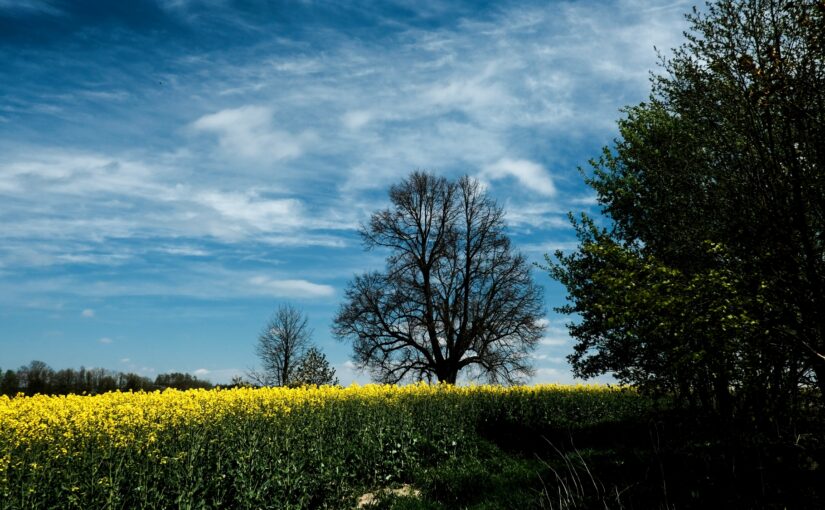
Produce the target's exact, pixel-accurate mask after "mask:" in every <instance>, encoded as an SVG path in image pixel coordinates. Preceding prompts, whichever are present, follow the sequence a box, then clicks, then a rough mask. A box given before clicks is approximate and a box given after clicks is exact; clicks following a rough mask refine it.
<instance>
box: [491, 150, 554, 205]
mask: <svg viewBox="0 0 825 510" xmlns="http://www.w3.org/2000/svg"><path fill="white" fill-rule="evenodd" d="M481 177H482V178H487V179H492V180H498V179H504V178H507V177H515V178H516V179H517V180H518V181H519V183H520V184H521V185H522V186H524V187H525V188H527V189H529V190H532V191H534V192H536V193H541V194H542V195H546V196H548V197H552V196H554V195H555V194H556V186H555V185H554V184H553V179H552V178H551V177H550V175H549V174H548V172H547V170H545V169H544V167H543V166H541V165H539V164H538V163H534V162H532V161H527V160H524V159H509V158H502V159H500V160H498V161H496V162H495V163H493V164H491V165H487V166H485V167H484V170H483V172H482V173H481Z"/></svg>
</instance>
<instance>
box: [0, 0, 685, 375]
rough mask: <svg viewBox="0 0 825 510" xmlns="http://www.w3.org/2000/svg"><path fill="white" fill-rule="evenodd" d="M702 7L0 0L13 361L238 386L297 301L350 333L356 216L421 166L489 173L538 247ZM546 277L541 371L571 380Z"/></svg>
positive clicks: (345, 351)
mask: <svg viewBox="0 0 825 510" xmlns="http://www.w3.org/2000/svg"><path fill="white" fill-rule="evenodd" d="M690 6H691V4H690V3H688V2H672V1H664V2H659V1H640V0H623V1H617V2H592V1H574V2H530V1H526V2H507V3H484V2H480V3H477V2H436V1H427V0H423V1H410V2H406V1H394V2H382V3H377V2H376V3H348V2H342V1H334V2H314V1H303V2H298V1H296V2H264V1H256V0H245V1H232V0H215V1H199V0H130V1H129V2H111V1H107V0H103V1H91V0H65V1H58V0H54V1H48V0H0V63H1V64H2V66H1V67H0V69H2V71H0V225H2V228H0V367H2V368H3V369H7V368H16V367H18V366H20V365H22V364H26V363H28V362H29V361H31V360H32V359H40V360H43V361H45V362H47V363H48V364H50V365H51V366H52V367H54V368H66V367H79V366H81V365H84V366H86V367H103V368H108V369H112V370H120V371H134V372H137V373H141V374H143V375H147V376H150V377H154V375H156V374H158V373H162V372H169V371H186V372H191V373H195V374H198V375H199V376H201V377H203V378H206V379H210V380H212V381H213V382H226V381H228V380H229V379H230V378H231V377H232V376H233V375H236V374H243V373H244V372H245V371H246V370H248V369H250V368H254V367H255V366H256V365H257V359H256V357H255V353H254V347H255V342H256V338H257V335H258V333H259V331H260V330H261V328H262V327H263V325H264V323H265V322H266V320H267V318H268V316H269V315H270V313H271V312H272V311H273V310H274V309H275V308H276V307H277V305H278V304H279V303H282V302H286V301H289V302H292V303H293V304H295V305H296V306H298V307H300V308H302V309H303V310H304V311H305V312H306V313H307V315H308V316H309V318H310V323H311V325H312V327H313V329H314V339H315V341H316V343H317V344H318V345H319V346H321V347H322V349H323V350H324V351H325V352H326V353H327V356H328V358H329V359H330V361H331V362H332V363H333V364H334V365H335V367H336V369H337V371H338V373H339V376H340V378H341V380H342V382H344V383H349V382H351V381H359V382H366V381H367V380H368V378H367V377H366V376H365V375H362V374H358V373H356V372H354V371H353V370H352V368H351V364H350V363H349V362H348V356H349V346H348V345H347V344H342V343H339V342H337V341H336V340H335V339H333V337H332V336H331V334H330V324H331V321H332V317H333V316H334V314H335V311H336V310H337V308H338V306H339V304H340V302H341V299H342V296H343V289H344V288H345V286H346V283H347V281H348V280H350V279H351V278H352V276H353V275H354V274H355V273H360V272H363V271H368V270H375V269H380V268H381V267H382V266H383V258H384V255H385V254H383V253H381V252H365V251H364V250H363V249H362V247H361V245H360V243H359V239H358V236H357V227H358V225H359V223H360V222H362V221H364V220H365V219H367V218H368V217H369V215H370V213H371V212H373V211H375V210H377V209H379V208H382V207H385V206H386V205H387V189H388V187H389V186H390V185H391V184H393V183H396V182H399V181H400V180H401V179H402V178H403V177H404V176H406V175H407V174H409V172H410V171H412V170H416V169H423V170H431V171H434V172H437V173H439V174H441V175H444V176H446V177H449V178H455V177H458V176H460V175H462V174H469V175H472V176H475V177H476V178H478V179H480V180H482V181H483V182H484V183H486V184H487V186H488V190H489V192H490V193H491V194H492V195H493V196H494V197H495V198H496V199H497V200H498V201H499V203H500V204H501V205H502V206H504V208H505V210H506V212H507V219H508V225H509V229H510V230H509V232H510V234H511V237H512V239H513V241H514V243H515V245H516V246H517V248H518V249H519V250H521V251H522V252H523V253H525V254H526V255H527V256H528V257H529V258H530V260H533V261H542V260H543V254H544V253H546V252H552V251H554V250H555V249H557V248H561V249H569V248H571V247H572V246H574V245H575V242H574V241H575V236H574V235H573V232H572V229H571V228H570V226H569V225H568V223H567V220H566V213H567V212H568V211H571V210H572V211H590V212H595V211H596V207H595V204H594V200H593V195H592V193H591V192H590V191H589V190H588V189H587V188H586V187H585V186H584V184H583V182H582V177H581V175H580V173H579V171H578V167H581V166H586V164H587V161H588V159H590V158H592V157H595V156H597V155H598V154H599V151H600V149H601V147H602V146H604V145H607V144H609V143H610V141H611V140H612V139H613V138H614V137H615V136H616V124H615V121H616V119H618V118H619V117H620V112H619V109H620V108H621V107H622V106H625V105H629V104H635V103H638V102H640V101H643V100H644V99H645V98H646V97H647V95H648V91H649V82H648V77H649V72H650V71H651V70H653V69H655V65H656V62H657V56H656V52H655V51H654V46H655V47H656V48H659V49H660V50H661V51H663V52H664V53H665V54H667V53H668V52H667V50H669V49H670V48H673V47H675V46H677V45H679V44H680V42H681V39H682V35H681V34H682V31H683V30H684V29H685V28H686V22H685V21H684V18H683V13H684V12H686V11H688V10H689V9H690ZM535 278H536V281H538V282H540V283H541V284H543V285H544V286H545V287H546V300H547V309H548V315H547V320H548V329H547V336H546V338H545V339H544V340H543V341H542V345H541V347H540V348H539V349H538V350H537V351H536V367H537V369H538V371H537V376H536V378H535V379H534V382H551V381H559V382H571V381H572V380H573V378H572V375H571V374H570V369H569V366H568V365H567V363H566V361H565V360H564V357H565V356H566V355H567V354H569V353H570V352H571V349H572V341H571V340H570V339H569V338H568V336H567V334H566V330H565V328H564V326H563V324H564V322H565V320H566V319H565V318H563V317H559V316H558V315H557V314H555V313H553V311H552V308H553V307H555V306H559V305H561V304H563V302H564V291H563V289H561V288H560V287H559V286H558V285H557V284H555V283H553V282H551V281H550V280H549V278H548V276H547V275H546V273H544V272H542V271H540V270H536V271H535Z"/></svg>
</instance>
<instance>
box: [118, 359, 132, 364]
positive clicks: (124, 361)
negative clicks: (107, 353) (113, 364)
mask: <svg viewBox="0 0 825 510" xmlns="http://www.w3.org/2000/svg"><path fill="white" fill-rule="evenodd" d="M131 361H132V360H131V358H120V362H121V363H123V364H126V363H130V362H131Z"/></svg>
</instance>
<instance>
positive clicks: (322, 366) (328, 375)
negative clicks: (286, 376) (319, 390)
mask: <svg viewBox="0 0 825 510" xmlns="http://www.w3.org/2000/svg"><path fill="white" fill-rule="evenodd" d="M305 384H314V385H316V386H322V385H324V384H327V385H336V384H338V378H337V377H335V369H334V368H333V367H331V366H330V364H329V361H327V357H326V356H325V355H324V353H323V352H321V350H320V349H318V348H317V347H310V348H309V349H307V352H306V353H305V354H304V355H303V356H302V357H301V360H300V361H299V362H298V366H297V367H296V369H295V375H294V376H293V378H292V381H291V385H292V386H303V385H305Z"/></svg>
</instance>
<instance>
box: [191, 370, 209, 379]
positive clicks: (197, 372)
mask: <svg viewBox="0 0 825 510" xmlns="http://www.w3.org/2000/svg"><path fill="white" fill-rule="evenodd" d="M209 373H210V371H209V369H207V368H199V369H197V370H195V371H194V372H193V374H194V375H196V376H198V377H203V376H205V375H209Z"/></svg>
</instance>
